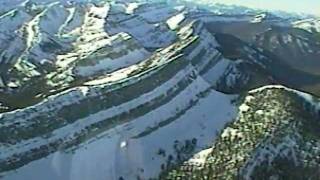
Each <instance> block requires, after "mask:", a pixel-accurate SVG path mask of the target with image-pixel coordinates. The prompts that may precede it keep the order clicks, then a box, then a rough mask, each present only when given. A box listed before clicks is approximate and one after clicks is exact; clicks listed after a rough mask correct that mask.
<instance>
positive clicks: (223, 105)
mask: <svg viewBox="0 0 320 180" xmlns="http://www.w3.org/2000/svg"><path fill="white" fill-rule="evenodd" d="M2 5H3V6H2ZM4 5H5V6H4ZM297 20H299V22H296V21H297ZM300 21H301V22H300ZM308 22H309V20H307V19H306V20H305V21H304V18H303V17H301V19H300V18H297V17H295V16H292V17H289V18H288V17H282V16H277V14H272V13H269V12H261V11H255V10H250V9H248V8H244V7H236V6H235V7H229V6H224V5H221V4H220V5H219V4H218V5H211V6H208V8H202V6H201V5H197V6H195V5H194V4H192V3H190V2H185V1H183V2H180V1H174V2H165V1H163V2H162V1H161V2H151V1H150V2H149V1H133V0H132V1H131V0H130V1H123V0H117V1H112V2H109V1H102V0H94V1H87V0H86V1H85V0H83V1H82V0H75V1H67V0H63V1H56V0H45V1H40V0H26V1H20V0H14V1H2V2H1V3H0V135H1V136H0V176H1V177H2V178H3V179H22V178H23V179H35V180H37V179H39V180H40V179H48V176H49V179H52V180H56V179H63V180H64V179H66V180H68V179H72V180H73V179H77V180H78V179H111V180H113V179H115V180H116V179H129V180H131V179H139V178H140V179H153V178H158V177H159V175H162V173H163V172H169V171H170V170H172V169H174V168H175V167H176V165H180V164H182V163H183V162H185V161H188V160H189V161H190V162H193V160H192V157H196V156H206V157H207V156H208V153H202V151H203V150H208V149H209V151H210V149H211V148H210V147H211V146H212V144H213V143H214V142H215V140H216V138H218V139H219V135H220V134H218V133H217V132H223V131H227V132H229V130H228V129H225V127H226V124H229V123H232V122H234V121H235V120H236V121H235V122H237V121H238V119H239V117H241V116H242V110H243V108H244V106H243V105H241V106H240V104H239V102H240V101H241V99H242V98H243V96H244V95H245V94H247V93H248V92H249V91H250V90H252V89H256V88H259V87H262V86H265V85H271V84H281V85H284V86H288V87H290V88H294V89H297V90H299V91H304V92H308V93H311V94H313V95H319V91H318V90H319V89H320V88H319V87H320V86H319V85H320V78H319V74H318V73H317V68H318V67H319V65H320V64H318V62H317V60H316V58H315V57H317V55H318V54H319V53H320V41H319V39H318V34H317V33H318V32H316V31H313V30H311V29H310V28H309V25H310V26H312V27H313V26H314V24H312V23H310V24H308V26H306V25H304V24H303V23H308ZM302 24H303V25H302ZM305 27H307V28H305ZM314 28H315V29H316V28H317V27H314ZM243 29H246V31H244V30H243ZM292 51H294V52H296V54H294V55H292V54H289V53H290V52H292ZM286 57H290V58H286ZM293 57H302V58H296V59H294V58H293ZM303 58H304V60H305V62H304V63H305V64H307V65H306V66H305V67H301V66H297V64H299V63H301V62H299V61H298V60H297V59H303ZM299 91H297V92H299ZM250 93H252V92H249V94H250ZM306 97H308V98H309V99H310V98H311V97H312V95H310V96H304V98H306ZM308 98H306V99H308ZM312 107H313V106H312ZM305 111H306V112H309V111H310V109H305ZM254 143H259V140H256V141H254ZM206 152H207V151H206ZM195 161H196V160H195Z"/></svg>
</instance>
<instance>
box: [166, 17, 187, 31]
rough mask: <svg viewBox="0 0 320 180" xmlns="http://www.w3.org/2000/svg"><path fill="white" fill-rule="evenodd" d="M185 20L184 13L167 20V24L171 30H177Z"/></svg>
mask: <svg viewBox="0 0 320 180" xmlns="http://www.w3.org/2000/svg"><path fill="white" fill-rule="evenodd" d="M184 19H185V15H184V13H180V14H178V15H175V16H173V17H171V18H170V19H168V20H167V24H168V26H169V28H170V29H171V30H175V29H177V28H178V27H179V24H180V23H181V22H182V21H183V20H184Z"/></svg>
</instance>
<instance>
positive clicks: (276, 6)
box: [212, 0, 320, 16]
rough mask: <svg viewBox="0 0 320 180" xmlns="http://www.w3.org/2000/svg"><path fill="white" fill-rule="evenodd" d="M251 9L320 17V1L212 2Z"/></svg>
mask: <svg viewBox="0 0 320 180" xmlns="http://www.w3.org/2000/svg"><path fill="white" fill-rule="evenodd" d="M212 1H213V2H219V3H225V4H235V5H243V6H247V7H251V8H260V9H271V10H283V11H288V12H298V13H299V12H302V13H308V14H315V15H318V16H320V0H212Z"/></svg>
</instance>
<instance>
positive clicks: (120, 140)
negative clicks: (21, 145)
mask: <svg viewBox="0 0 320 180" xmlns="http://www.w3.org/2000/svg"><path fill="white" fill-rule="evenodd" d="M207 88H209V84H208V83H206V81H204V80H203V79H202V78H198V79H196V80H195V81H194V82H193V83H192V85H190V86H189V87H188V88H187V89H185V90H184V91H183V92H182V93H180V94H179V95H178V96H176V97H175V98H174V99H172V100H171V101H170V102H168V103H167V104H165V105H163V106H160V107H159V108H157V109H155V110H153V111H151V112H149V113H148V114H146V115H144V116H142V117H139V118H137V119H135V120H134V121H131V122H128V123H126V124H122V125H120V126H117V127H115V128H113V129H111V130H108V131H106V132H104V133H103V134H101V135H99V136H98V137H95V138H94V139H90V140H88V141H87V142H85V143H83V144H82V145H81V146H80V147H79V148H77V149H75V150H74V152H73V153H71V152H70V151H61V152H57V153H54V154H52V155H50V156H48V157H47V158H43V159H40V160H37V161H33V162H31V163H30V164H28V165H27V166H24V167H22V168H19V169H17V170H15V171H12V172H10V173H8V174H7V175H6V176H5V179H8V180H10V179H21V178H23V179H29V178H32V179H34V177H35V174H36V177H37V178H38V179H39V180H40V179H43V178H45V179H48V180H51V179H52V180H56V179H70V180H73V179H75V180H81V179H83V180H86V179H117V178H118V177H119V176H120V175H121V176H123V177H124V178H125V179H132V178H135V177H136V175H139V176H141V177H142V178H143V179H148V178H150V177H156V176H157V175H158V173H159V172H160V171H161V168H160V167H161V164H163V163H165V162H166V158H164V157H162V156H159V155H157V152H158V150H159V148H162V149H165V151H166V153H167V154H172V155H175V154H174V148H173V145H174V142H175V140H179V141H181V142H184V140H190V139H192V138H196V139H197V140H198V141H197V142H198V143H197V147H196V151H201V150H202V149H205V148H207V147H208V146H210V145H211V144H212V141H213V140H214V137H215V134H216V131H217V130H220V129H221V128H223V127H224V124H225V123H226V122H228V121H230V120H232V119H233V118H234V117H235V115H236V111H237V110H236V107H234V105H232V103H231V100H232V99H233V98H234V96H229V95H224V94H221V93H219V92H216V91H214V90H211V92H210V94H209V95H208V96H207V97H205V98H203V99H200V100H199V102H198V103H197V104H196V105H195V106H194V107H193V108H191V109H190V110H188V111H186V112H185V114H183V115H181V116H180V117H177V118H178V119H176V120H175V121H173V122H171V123H169V124H167V125H166V126H163V127H159V128H158V129H156V131H154V132H152V133H150V134H148V135H146V136H143V137H140V138H134V137H135V136H136V135H138V134H140V133H141V132H143V131H145V130H146V129H148V128H149V127H157V126H158V125H159V123H160V122H162V121H164V120H166V119H168V118H170V117H172V116H175V114H176V113H177V110H179V109H184V108H185V107H187V106H188V104H189V101H190V100H192V99H193V100H195V99H197V96H196V94H197V93H199V92H201V91H204V90H206V89H207ZM139 99H140V98H139ZM141 100H148V99H146V98H141ZM132 105H137V103H133V104H132ZM120 109H123V110H124V109H126V108H119V110H120ZM114 112H116V111H112V114H113V113H114ZM110 113H111V111H110ZM100 117H101V118H105V117H106V115H102V116H100ZM88 118H91V117H88ZM92 118H93V119H97V116H96V117H92ZM98 119H99V118H98ZM88 121H89V119H87V120H86V121H81V122H82V124H78V123H76V124H78V125H76V126H75V125H72V126H70V128H71V129H73V130H74V129H75V128H76V127H81V126H82V125H83V122H88ZM90 121H91V120H90ZM81 122H79V123H81ZM190 127H192V128H191V129H190ZM71 129H69V130H68V127H66V128H62V129H61V130H58V131H57V132H54V134H57V135H58V134H69V133H71V131H70V130H71ZM185 129H188V131H185ZM177 130H179V131H177ZM8 153H9V152H8ZM141 169H144V171H143V172H142V171H141ZM35 180H37V179H35Z"/></svg>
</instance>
